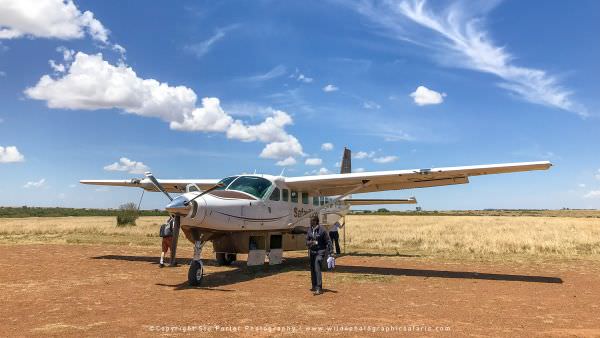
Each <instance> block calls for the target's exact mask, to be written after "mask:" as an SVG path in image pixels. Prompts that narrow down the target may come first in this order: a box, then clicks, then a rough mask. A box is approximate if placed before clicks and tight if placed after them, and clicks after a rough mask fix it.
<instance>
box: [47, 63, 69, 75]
mask: <svg viewBox="0 0 600 338" xmlns="http://www.w3.org/2000/svg"><path fill="white" fill-rule="evenodd" d="M48 63H49V64H50V68H52V69H54V71H55V72H57V73H64V72H65V65H63V64H62V63H56V61H54V60H50V61H48Z"/></svg>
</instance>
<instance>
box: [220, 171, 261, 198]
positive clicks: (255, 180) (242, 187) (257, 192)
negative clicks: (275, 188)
mask: <svg viewBox="0 0 600 338" xmlns="http://www.w3.org/2000/svg"><path fill="white" fill-rule="evenodd" d="M269 187H271V181H269V180H267V179H264V178H262V177H254V176H240V177H238V178H237V179H236V180H235V181H233V183H231V184H230V185H229V187H227V190H237V191H242V192H245V193H248V194H250V195H252V196H254V197H257V198H263V196H264V195H265V193H266V192H267V191H268V190H269Z"/></svg>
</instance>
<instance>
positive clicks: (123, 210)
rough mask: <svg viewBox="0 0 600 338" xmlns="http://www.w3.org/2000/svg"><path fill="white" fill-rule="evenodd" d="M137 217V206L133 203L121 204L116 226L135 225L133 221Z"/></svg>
mask: <svg viewBox="0 0 600 338" xmlns="http://www.w3.org/2000/svg"><path fill="white" fill-rule="evenodd" d="M138 217H139V211H138V209H137V206H136V205H135V203H133V202H129V203H125V204H122V205H121V206H120V207H119V211H118V213H117V226H119V227H122V226H127V225H135V220H137V218H138Z"/></svg>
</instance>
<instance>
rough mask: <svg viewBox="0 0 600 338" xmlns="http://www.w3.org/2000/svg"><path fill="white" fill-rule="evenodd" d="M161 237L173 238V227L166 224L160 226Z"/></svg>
mask: <svg viewBox="0 0 600 338" xmlns="http://www.w3.org/2000/svg"><path fill="white" fill-rule="evenodd" d="M159 236H160V237H171V236H173V229H172V228H171V225H170V224H168V223H165V224H163V225H161V226H160V232H159Z"/></svg>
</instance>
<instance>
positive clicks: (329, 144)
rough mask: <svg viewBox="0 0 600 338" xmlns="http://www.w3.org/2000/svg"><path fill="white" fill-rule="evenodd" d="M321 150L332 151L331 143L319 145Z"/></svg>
mask: <svg viewBox="0 0 600 338" xmlns="http://www.w3.org/2000/svg"><path fill="white" fill-rule="evenodd" d="M321 150H324V151H331V150H333V143H331V142H325V143H323V144H321Z"/></svg>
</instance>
